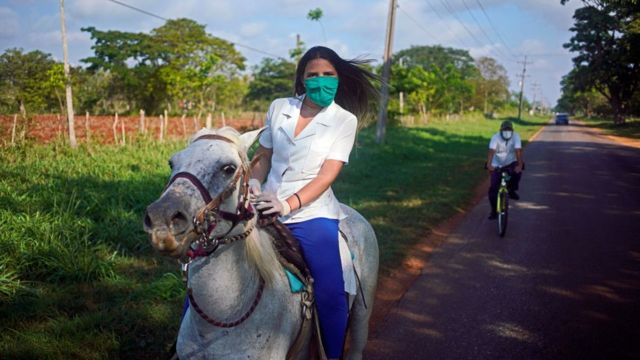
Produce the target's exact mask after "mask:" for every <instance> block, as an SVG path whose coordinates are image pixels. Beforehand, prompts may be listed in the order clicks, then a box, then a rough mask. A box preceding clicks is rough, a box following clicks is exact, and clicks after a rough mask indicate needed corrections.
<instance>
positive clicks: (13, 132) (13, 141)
mask: <svg viewBox="0 0 640 360" xmlns="http://www.w3.org/2000/svg"><path fill="white" fill-rule="evenodd" d="M16 126H18V114H13V126H11V146H13V145H15V144H16Z"/></svg>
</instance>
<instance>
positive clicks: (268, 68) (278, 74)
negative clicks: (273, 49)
mask: <svg viewBox="0 0 640 360" xmlns="http://www.w3.org/2000/svg"><path fill="white" fill-rule="evenodd" d="M295 72H296V66H295V64H293V63H291V62H289V61H286V60H284V59H271V58H264V59H262V62H261V63H260V65H257V66H255V67H254V68H253V80H252V81H251V82H250V83H249V89H248V92H247V95H246V97H245V103H246V104H247V105H248V106H249V107H250V108H251V110H255V111H266V109H267V108H268V107H269V104H270V103H271V101H273V100H274V99H277V98H281V97H289V96H292V95H293V82H294V79H295V75H296V74H295Z"/></svg>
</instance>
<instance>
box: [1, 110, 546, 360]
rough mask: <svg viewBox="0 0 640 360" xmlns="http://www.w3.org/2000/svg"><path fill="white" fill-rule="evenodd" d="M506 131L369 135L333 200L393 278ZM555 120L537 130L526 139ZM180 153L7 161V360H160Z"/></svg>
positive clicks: (141, 148) (169, 146)
mask: <svg viewBox="0 0 640 360" xmlns="http://www.w3.org/2000/svg"><path fill="white" fill-rule="evenodd" d="M501 120H502V119H499V120H485V119H483V118H481V117H479V116H468V117H466V118H464V119H458V120H450V121H445V120H437V121H434V122H433V123H431V124H430V125H429V126H427V127H415V128H389V129H388V132H387V141H386V144H385V145H382V146H378V145H376V144H375V143H374V129H371V128H370V129H366V130H364V131H362V132H361V133H360V135H359V138H358V147H357V149H356V150H355V151H354V152H353V153H352V157H351V163H350V164H349V165H348V166H347V167H346V168H345V169H344V171H343V174H342V175H341V176H340V179H339V180H338V182H337V183H336V184H335V186H334V188H335V191H336V194H337V196H338V197H339V198H340V199H341V200H342V201H343V202H345V203H347V204H350V205H352V206H353V207H355V208H356V209H358V210H359V211H361V212H362V213H363V214H364V215H365V216H366V217H367V218H368V219H369V220H370V221H371V223H372V224H373V226H374V228H375V230H376V232H377V235H378V239H379V241H380V249H381V261H382V267H383V271H385V272H386V271H388V270H389V269H391V268H393V267H394V266H395V265H396V264H397V263H398V261H399V260H400V259H401V258H402V257H403V255H404V254H405V253H406V250H407V249H408V248H409V247H410V246H411V245H413V244H415V243H416V242H417V241H419V240H420V238H421V237H422V236H424V235H425V234H426V233H427V232H428V231H429V230H430V229H431V228H433V227H434V226H435V225H436V224H438V223H439V222H440V221H442V220H443V219H446V218H447V217H449V216H451V215H452V214H454V213H455V212H456V211H459V210H460V209H461V208H463V207H464V206H465V205H466V204H468V202H469V199H470V197H471V196H472V192H473V189H474V187H475V186H476V184H478V183H479V182H480V181H481V180H482V179H483V177H484V176H486V175H485V172H484V170H483V169H482V165H483V162H484V159H485V156H486V147H487V144H488V141H489V138H490V136H491V135H492V134H493V133H494V132H495V131H496V129H497V128H498V127H499V124H500V121H501ZM544 122H546V119H532V118H527V119H526V120H525V121H522V122H520V123H516V131H519V132H520V133H521V134H522V135H523V138H528V136H529V135H531V134H532V133H533V132H534V131H536V130H537V129H538V128H539V127H540V126H541V124H543V123H544ZM183 146H184V142H169V143H164V144H159V143H154V142H141V143H137V144H133V145H127V146H125V147H119V146H101V145H88V146H84V147H81V148H80V149H78V150H76V151H72V150H69V149H67V148H66V147H65V146H64V145H63V144H60V143H54V144H49V145H33V146H27V145H22V146H19V147H15V148H0V159H1V162H2V167H1V168H0V204H2V205H1V207H0V323H2V329H3V331H2V332H0V354H2V356H1V357H6V358H12V359H68V358H83V359H84V358H86V359H113V358H137V359H157V358H164V357H166V355H167V350H168V347H169V346H170V345H171V342H172V341H173V340H174V338H175V335H176V334H177V330H178V325H179V324H178V322H179V317H180V311H181V306H182V301H183V299H184V289H183V285H182V283H181V280H180V276H179V273H178V269H177V266H176V264H175V262H173V261H170V260H168V259H164V258H160V257H157V256H155V255H154V254H153V252H152V249H151V248H150V246H149V244H148V240H147V238H146V235H145V234H144V233H143V231H142V224H141V219H142V215H143V211H144V208H145V207H146V206H147V205H148V204H149V203H151V202H152V201H153V200H154V199H155V198H156V197H157V196H158V195H159V193H160V192H161V190H162V188H163V186H164V184H165V182H166V180H167V177H168V175H169V169H168V166H167V165H166V163H167V160H168V159H169V157H170V155H171V154H172V153H174V152H175V151H177V150H178V149H180V148H182V147H183Z"/></svg>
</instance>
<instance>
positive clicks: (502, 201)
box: [494, 167, 511, 237]
mask: <svg viewBox="0 0 640 360" xmlns="http://www.w3.org/2000/svg"><path fill="white" fill-rule="evenodd" d="M494 171H499V172H500V173H501V176H500V188H498V197H497V201H496V212H497V214H498V222H497V224H498V235H499V236H500V237H504V234H505V233H506V232H507V221H508V220H509V189H508V188H507V183H508V182H509V179H511V175H509V172H508V171H507V170H506V169H504V168H500V167H497V168H495V170H494Z"/></svg>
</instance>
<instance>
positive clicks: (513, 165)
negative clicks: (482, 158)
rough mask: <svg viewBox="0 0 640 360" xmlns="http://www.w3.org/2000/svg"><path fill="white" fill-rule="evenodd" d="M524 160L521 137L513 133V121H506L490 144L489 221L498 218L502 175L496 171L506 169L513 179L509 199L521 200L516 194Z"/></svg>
mask: <svg viewBox="0 0 640 360" xmlns="http://www.w3.org/2000/svg"><path fill="white" fill-rule="evenodd" d="M523 165H524V160H523V158H522V141H521V140H520V135H519V134H518V133H517V132H515V131H513V124H512V123H511V121H508V120H505V121H503V122H502V124H501V125H500V131H498V132H497V133H495V134H494V135H493V136H492V137H491V141H490V142H489V153H488V156H487V168H488V169H489V171H490V172H491V186H490V187H489V194H488V195H489V204H490V205H491V214H490V215H489V219H491V220H493V219H495V218H496V217H497V213H496V203H497V198H498V189H499V188H500V180H501V177H502V174H501V173H500V172H498V171H495V169H496V168H498V167H499V168H503V169H505V170H506V171H507V172H508V173H509V175H510V176H511V179H509V182H508V184H507V187H508V189H509V197H510V198H511V199H514V200H518V199H520V196H519V195H518V193H517V192H516V191H517V190H518V184H519V183H520V177H521V176H522V167H523Z"/></svg>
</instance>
